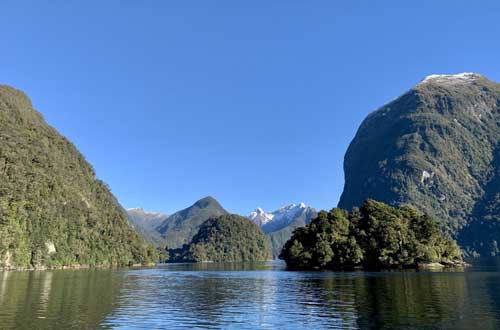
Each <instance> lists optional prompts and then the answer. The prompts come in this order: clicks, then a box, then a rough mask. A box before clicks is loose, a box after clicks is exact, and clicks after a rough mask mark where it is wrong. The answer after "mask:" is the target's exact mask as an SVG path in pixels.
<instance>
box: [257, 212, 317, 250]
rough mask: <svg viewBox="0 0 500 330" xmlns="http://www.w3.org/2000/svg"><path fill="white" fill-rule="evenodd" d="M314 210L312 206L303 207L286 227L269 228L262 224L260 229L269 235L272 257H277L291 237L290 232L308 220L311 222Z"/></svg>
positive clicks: (305, 223)
mask: <svg viewBox="0 0 500 330" xmlns="http://www.w3.org/2000/svg"><path fill="white" fill-rule="evenodd" d="M317 214H318V213H317V212H316V210H314V209H312V208H307V209H304V211H303V212H301V213H300V214H299V215H297V217H296V218H295V219H293V221H292V222H291V223H289V224H288V225H287V226H286V227H282V228H277V229H274V228H273V229H271V230H270V229H269V228H268V226H265V225H264V226H263V227H262V230H263V231H264V233H266V236H267V237H269V241H270V242H271V249H272V252H273V258H278V256H279V254H280V252H281V249H283V246H284V245H285V243H286V242H287V241H288V240H289V239H290V237H292V233H293V231H294V230H295V229H296V228H299V227H304V226H305V225H307V224H308V223H309V222H311V219H312V218H315V217H316V216H317Z"/></svg>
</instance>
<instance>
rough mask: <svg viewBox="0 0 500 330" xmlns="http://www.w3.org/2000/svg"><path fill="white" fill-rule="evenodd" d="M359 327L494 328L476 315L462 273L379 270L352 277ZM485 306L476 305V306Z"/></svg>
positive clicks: (491, 322)
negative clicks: (353, 279)
mask: <svg viewBox="0 0 500 330" xmlns="http://www.w3.org/2000/svg"><path fill="white" fill-rule="evenodd" d="M355 287H356V306H357V309H358V313H359V319H358V324H359V326H360V328H362V329H394V328H398V329H414V328H415V327H418V328H422V329H472V328H477V329H497V327H496V323H495V320H494V319H492V318H489V317H488V316H486V315H482V316H481V317H480V318H475V315H474V313H475V311H474V309H472V308H471V307H473V306H471V304H470V299H473V298H472V296H474V298H475V299H481V300H483V304H485V303H486V304H487V303H488V301H486V300H484V296H483V297H481V296H478V292H471V291H470V288H469V287H468V286H467V280H466V277H465V275H464V274H463V273H415V272H407V273H405V272H403V273H382V274H377V275H373V276H362V277H359V278H357V279H356V280H355ZM483 306H484V305H482V304H479V305H477V306H476V307H478V308H479V309H480V308H482V307H483Z"/></svg>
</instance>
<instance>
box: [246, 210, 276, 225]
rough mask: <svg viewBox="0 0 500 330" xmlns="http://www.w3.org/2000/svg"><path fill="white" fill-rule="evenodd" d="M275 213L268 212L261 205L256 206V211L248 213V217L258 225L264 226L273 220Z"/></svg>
mask: <svg viewBox="0 0 500 330" xmlns="http://www.w3.org/2000/svg"><path fill="white" fill-rule="evenodd" d="M273 217H274V215H273V214H272V213H266V212H264V210H263V209H261V208H260V207H258V208H256V209H255V211H253V212H251V213H250V214H249V215H248V217H247V218H248V219H250V220H252V221H253V222H255V223H256V224H257V225H258V226H263V225H265V224H266V223H268V222H269V221H271V220H273Z"/></svg>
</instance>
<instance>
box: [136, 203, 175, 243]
mask: <svg viewBox="0 0 500 330" xmlns="http://www.w3.org/2000/svg"><path fill="white" fill-rule="evenodd" d="M127 215H128V218H129V220H130V223H131V225H132V227H133V228H134V229H135V231H137V233H139V235H140V236H141V237H142V238H143V239H144V240H145V241H146V242H148V243H152V244H154V245H158V246H163V245H165V244H164V240H163V238H162V237H161V235H160V233H158V232H157V231H156V227H158V226H159V225H160V224H161V223H162V222H163V221H165V220H166V219H167V218H168V215H166V214H163V213H158V212H148V211H144V210H143V209H142V208H131V209H127Z"/></svg>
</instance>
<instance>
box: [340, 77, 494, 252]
mask: <svg viewBox="0 0 500 330" xmlns="http://www.w3.org/2000/svg"><path fill="white" fill-rule="evenodd" d="M344 171H345V187H344V191H343V193H342V196H341V198H340V202H339V207H341V208H344V209H351V208H352V207H353V206H360V205H361V204H362V202H363V201H364V200H366V199H375V200H379V201H382V202H386V203H388V204H391V205H393V206H397V205H401V204H405V203H408V204H411V205H414V206H415V207H417V208H418V209H419V210H420V211H423V212H426V213H429V214H431V215H433V216H434V217H435V218H437V219H438V220H439V221H440V224H441V227H442V229H443V230H444V231H446V232H448V233H450V234H451V235H452V236H453V237H455V238H458V241H459V244H461V246H462V247H463V248H464V249H465V250H466V251H469V252H471V253H473V254H476V253H480V254H482V255H490V254H491V255H496V254H498V253H499V249H498V241H499V240H500V84H498V83H495V82H492V81H490V80H489V79H487V78H486V77H484V76H482V75H479V74H475V73H462V74H457V75H432V76H429V77H427V78H426V79H424V80H423V81H422V82H420V83H419V84H417V85H416V86H415V87H413V88H412V89H410V90H409V91H408V92H406V93H405V94H403V95H402V96H400V97H398V98H397V99H395V100H394V101H392V102H390V103H388V104H386V105H385V106H383V107H382V108H380V109H378V110H377V111H375V112H373V113H371V114H370V115H369V116H368V117H367V118H366V119H365V120H364V121H363V123H362V124H361V126H360V128H359V130H358V132H357V133H356V136H355V138H354V140H353V141H352V143H351V144H350V146H349V149H348V151H347V153H346V155H345V160H344Z"/></svg>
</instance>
